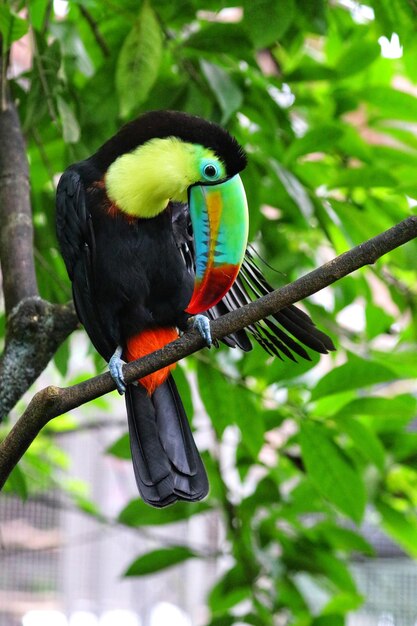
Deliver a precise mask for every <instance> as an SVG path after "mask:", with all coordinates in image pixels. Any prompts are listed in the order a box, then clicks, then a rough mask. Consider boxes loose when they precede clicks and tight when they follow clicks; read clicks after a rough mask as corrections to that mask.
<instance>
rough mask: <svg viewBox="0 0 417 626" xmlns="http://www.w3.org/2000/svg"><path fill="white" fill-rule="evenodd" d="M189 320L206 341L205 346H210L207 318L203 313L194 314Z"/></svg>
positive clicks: (211, 341) (210, 339)
mask: <svg viewBox="0 0 417 626" xmlns="http://www.w3.org/2000/svg"><path fill="white" fill-rule="evenodd" d="M189 321H190V322H191V323H192V325H193V328H195V329H196V330H198V332H199V333H200V335H201V336H202V338H203V339H204V341H205V342H206V344H207V347H208V348H211V345H212V343H213V340H212V338H211V330H210V321H209V319H208V318H207V317H206V316H205V315H194V317H191V318H190V320H189Z"/></svg>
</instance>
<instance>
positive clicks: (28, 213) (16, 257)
mask: <svg viewBox="0 0 417 626" xmlns="http://www.w3.org/2000/svg"><path fill="white" fill-rule="evenodd" d="M0 137H1V143H0V262H1V267H2V272H3V291H4V301H5V306H6V314H9V313H10V312H11V311H12V309H13V308H14V307H15V306H17V305H18V304H19V302H20V301H21V300H23V298H28V297H31V296H36V295H38V287H37V283H36V276H35V266H34V262H33V226H32V210H31V205H30V196H29V173H28V163H27V159H26V153H25V145H24V141H23V136H22V132H21V129H20V124H19V118H18V116H17V113H16V109H15V107H14V105H13V103H12V102H11V101H10V100H9V101H8V102H7V107H6V109H5V110H4V111H1V112H0Z"/></svg>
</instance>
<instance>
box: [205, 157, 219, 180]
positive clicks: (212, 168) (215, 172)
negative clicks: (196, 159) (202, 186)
mask: <svg viewBox="0 0 417 626" xmlns="http://www.w3.org/2000/svg"><path fill="white" fill-rule="evenodd" d="M201 174H202V176H203V178H204V179H205V180H208V181H214V180H218V179H219V178H220V176H221V171H220V167H219V165H218V163H216V162H214V161H209V160H207V161H203V162H202V164H201Z"/></svg>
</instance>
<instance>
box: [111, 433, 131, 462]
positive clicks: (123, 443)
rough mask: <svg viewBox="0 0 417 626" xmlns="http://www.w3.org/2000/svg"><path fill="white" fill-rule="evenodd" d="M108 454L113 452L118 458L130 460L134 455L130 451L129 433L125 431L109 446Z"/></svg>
mask: <svg viewBox="0 0 417 626" xmlns="http://www.w3.org/2000/svg"><path fill="white" fill-rule="evenodd" d="M106 454H111V455H112V456H115V457H117V458H118V459H124V460H130V459H131V458H132V455H131V453H130V441H129V435H128V434H127V433H125V434H124V435H122V436H121V437H120V438H119V439H117V440H116V441H115V442H114V443H112V445H111V446H109V447H108V448H107V450H106Z"/></svg>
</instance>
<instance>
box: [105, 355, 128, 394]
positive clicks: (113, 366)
mask: <svg viewBox="0 0 417 626" xmlns="http://www.w3.org/2000/svg"><path fill="white" fill-rule="evenodd" d="M122 354H123V348H122V347H121V346H117V348H116V350H115V351H114V354H113V356H112V357H111V359H110V361H109V371H110V374H111V377H112V378H113V380H114V382H115V383H116V387H117V391H118V392H119V393H120V395H121V396H122V395H123V394H124V392H125V391H126V384H125V379H124V376H123V365H124V364H125V362H124V361H123V360H122Z"/></svg>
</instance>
